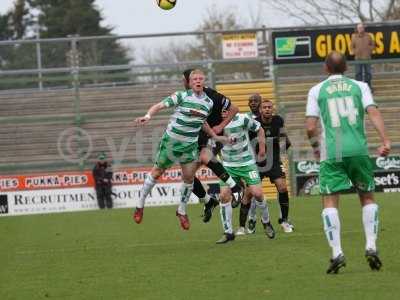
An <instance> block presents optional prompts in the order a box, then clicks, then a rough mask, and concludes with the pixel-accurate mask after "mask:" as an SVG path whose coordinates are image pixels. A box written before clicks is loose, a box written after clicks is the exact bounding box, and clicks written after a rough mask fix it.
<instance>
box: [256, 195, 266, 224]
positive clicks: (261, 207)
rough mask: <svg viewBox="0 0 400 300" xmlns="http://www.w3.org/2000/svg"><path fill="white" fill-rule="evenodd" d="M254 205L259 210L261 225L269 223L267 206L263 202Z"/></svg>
mask: <svg viewBox="0 0 400 300" xmlns="http://www.w3.org/2000/svg"><path fill="white" fill-rule="evenodd" d="M256 205H257V207H258V208H259V209H261V213H262V214H261V222H263V224H266V223H269V211H268V205H267V202H266V201H265V200H263V201H262V202H261V201H256Z"/></svg>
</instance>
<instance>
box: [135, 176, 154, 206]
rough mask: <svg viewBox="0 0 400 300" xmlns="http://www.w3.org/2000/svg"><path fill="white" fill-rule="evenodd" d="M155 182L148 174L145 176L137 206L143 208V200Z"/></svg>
mask: <svg viewBox="0 0 400 300" xmlns="http://www.w3.org/2000/svg"><path fill="white" fill-rule="evenodd" d="M155 184H156V180H155V179H154V178H153V176H151V175H150V174H149V175H148V176H147V177H146V179H145V180H144V183H143V187H142V190H141V191H142V192H141V194H140V198H139V202H138V205H137V207H139V208H143V207H144V202H145V201H146V198H147V196H148V195H149V194H150V192H151V190H152V189H153V187H154V185H155Z"/></svg>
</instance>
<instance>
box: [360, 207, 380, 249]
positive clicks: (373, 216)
mask: <svg viewBox="0 0 400 300" xmlns="http://www.w3.org/2000/svg"><path fill="white" fill-rule="evenodd" d="M362 220H363V224H364V231H365V240H366V245H365V249H372V250H375V251H376V238H377V236H378V224H379V220H378V204H376V203H371V204H367V205H365V206H364V207H363V208H362Z"/></svg>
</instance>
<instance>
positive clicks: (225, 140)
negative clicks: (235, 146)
mask: <svg viewBox="0 0 400 300" xmlns="http://www.w3.org/2000/svg"><path fill="white" fill-rule="evenodd" d="M202 129H203V130H204V132H205V133H207V134H208V135H209V136H210V137H211V138H212V139H213V140H214V141H216V142H220V143H221V144H229V143H231V141H230V139H229V138H228V137H226V136H223V135H221V136H219V135H217V134H216V133H215V132H214V130H212V129H211V127H210V125H208V123H207V122H205V123H204V124H203V128H202Z"/></svg>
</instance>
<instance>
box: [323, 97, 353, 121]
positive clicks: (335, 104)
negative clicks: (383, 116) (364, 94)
mask: <svg viewBox="0 0 400 300" xmlns="http://www.w3.org/2000/svg"><path fill="white" fill-rule="evenodd" d="M328 109H329V116H330V118H331V124H332V127H340V118H347V119H348V122H349V124H350V125H354V124H356V122H357V114H358V111H357V109H356V108H355V106H354V100H353V97H351V96H347V97H338V98H329V99H328Z"/></svg>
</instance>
